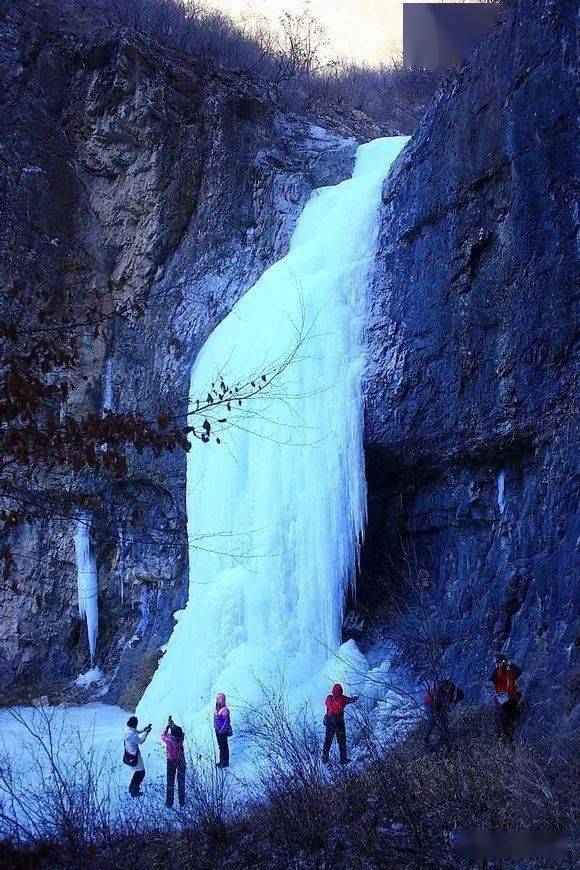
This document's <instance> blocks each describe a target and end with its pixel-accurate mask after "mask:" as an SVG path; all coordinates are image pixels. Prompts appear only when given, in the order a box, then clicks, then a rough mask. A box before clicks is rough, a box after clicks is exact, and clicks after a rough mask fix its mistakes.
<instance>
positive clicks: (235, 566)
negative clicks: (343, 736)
mask: <svg viewBox="0 0 580 870" xmlns="http://www.w3.org/2000/svg"><path fill="white" fill-rule="evenodd" d="M405 142H406V138H405V137H392V138H386V139H378V140H375V141H374V142H370V143H368V144H366V145H362V146H360V147H359V148H358V150H357V155H356V163H355V169H354V173H353V176H352V178H351V179H349V180H347V181H344V182H342V183H341V184H338V185H336V186H334V187H326V188H321V189H319V190H317V191H315V192H314V193H313V194H312V196H311V198H310V200H309V201H308V203H307V205H306V206H305V208H304V210H303V212H302V215H301V217H300V219H299V221H298V223H297V225H296V228H295V231H294V234H293V236H292V240H291V243H290V250H289V252H288V254H287V255H286V256H285V257H284V258H283V259H282V260H280V261H279V262H277V263H275V264H274V265H273V266H272V267H271V268H269V269H268V270H267V271H266V272H265V273H264V274H263V275H262V277H261V278H260V279H259V281H258V282H257V283H256V284H255V285H254V286H253V287H252V288H251V289H250V290H249V291H248V292H247V293H246V294H245V295H244V296H243V297H242V298H241V299H240V300H239V301H238V302H237V304H236V305H235V306H234V307H233V309H232V311H231V312H230V314H229V315H228V316H227V317H226V318H225V319H224V320H223V321H222V322H221V323H220V324H219V325H218V326H217V328H216V329H215V330H214V332H213V333H212V334H211V335H210V336H209V338H208V339H207V341H206V342H205V345H204V346H203V348H202V349H201V351H200V353H199V355H198V357H197V359H196V361H195V364H194V366H193V369H192V375H191V389H190V402H195V399H196V398H205V396H206V394H207V392H208V390H209V391H210V392H211V391H212V386H211V385H212V383H216V384H219V382H220V380H221V379H222V378H223V380H224V381H225V382H226V383H227V384H229V385H232V384H235V383H240V382H244V381H247V380H248V379H251V378H258V379H259V378H260V375H261V374H262V373H264V372H266V373H269V374H272V372H274V371H279V369H280V368H282V369H283V371H281V372H279V373H278V374H277V375H276V376H275V377H274V378H273V380H272V382H271V383H270V384H269V386H266V387H264V391H263V393H262V394H261V396H260V397H259V398H257V399H250V400H248V402H247V403H246V404H244V405H242V407H239V406H237V403H234V406H233V408H232V412H231V414H229V415H228V422H227V423H226V424H222V427H221V432H220V438H221V441H222V443H221V445H218V444H217V443H216V442H215V440H212V441H211V442H210V443H209V444H207V445H202V444H200V443H199V441H195V442H194V443H193V444H192V449H191V451H190V453H189V454H188V459H187V521H188V538H189V597H188V601H187V605H186V607H185V609H184V610H182V611H179V612H178V613H177V614H176V618H177V624H176V626H175V628H174V630H173V633H172V635H171V638H170V640H169V642H168V644H167V647H166V651H165V654H164V655H163V657H162V659H161V661H160V663H159V665H158V668H157V670H156V672H155V674H154V676H153V679H152V681H151V683H150V684H149V686H148V688H147V690H146V691H145V694H144V696H143V698H142V700H141V702H140V704H139V707H138V710H137V712H138V715H139V718H140V719H142V720H143V721H151V720H152V721H154V722H159V723H161V722H162V721H163V720H164V719H165V718H166V716H167V714H168V713H172V714H173V715H174V716H177V717H179V719H180V721H183V722H185V723H186V724H187V725H189V727H190V729H191V728H192V727H193V728H194V730H197V729H198V728H201V727H202V726H203V727H205V728H206V729H207V724H208V720H209V713H210V711H211V704H212V701H213V697H214V695H215V693H216V692H217V691H223V692H226V694H228V699H229V702H230V706H234V708H235V706H236V702H237V703H239V704H240V707H242V706H243V705H245V704H247V703H250V704H252V703H257V704H260V703H261V697H260V696H261V693H262V688H263V686H264V685H266V686H270V685H275V686H277V687H278V690H279V691H283V692H285V693H286V694H287V696H288V699H289V701H290V702H291V704H300V705H301V704H303V703H304V702H305V701H306V700H307V699H309V698H313V697H318V694H317V693H323V692H324V691H325V690H326V689H327V681H328V680H334V677H335V676H336V675H337V672H343V671H344V669H343V668H341V667H340V666H338V665H337V663H336V662H334V663H333V654H335V653H336V651H337V650H338V648H339V646H340V641H341V624H342V617H343V610H344V602H345V594H346V591H347V588H348V586H349V583H351V582H352V581H353V579H354V574H355V570H356V562H357V553H358V544H359V541H360V539H361V536H362V534H363V531H364V526H365V520H366V483H365V470H364V455H363V400H362V390H361V379H362V375H363V367H364V351H363V328H364V316H365V301H366V297H367V285H368V280H369V275H370V270H371V267H372V262H373V258H374V254H375V251H376V241H377V234H378V218H379V207H380V200H381V188H382V183H383V181H384V178H385V177H386V175H387V173H388V170H389V167H390V165H391V163H392V161H393V160H394V159H395V157H396V156H397V154H398V153H399V151H400V150H401V148H402V147H403V145H404V144H405ZM293 352H294V353H293ZM190 407H191V405H190ZM216 416H218V417H219V416H221V412H220V413H219V414H217V415H216ZM351 644H352V642H351ZM351 652H352V650H351ZM354 652H355V657H357V655H358V651H356V649H355V651H354ZM361 658H362V657H361ZM318 700H319V698H318ZM238 721H239V717H238ZM190 733H191V732H190Z"/></svg>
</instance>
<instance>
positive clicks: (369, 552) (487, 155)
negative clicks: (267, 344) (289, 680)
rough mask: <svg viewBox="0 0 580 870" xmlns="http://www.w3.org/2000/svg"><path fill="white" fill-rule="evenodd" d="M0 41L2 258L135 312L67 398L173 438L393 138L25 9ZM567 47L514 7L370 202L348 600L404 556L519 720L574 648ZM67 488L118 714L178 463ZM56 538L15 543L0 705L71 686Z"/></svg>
mask: <svg viewBox="0 0 580 870" xmlns="http://www.w3.org/2000/svg"><path fill="white" fill-rule="evenodd" d="M2 36H3V39H2V42H3V44H4V46H5V49H4V51H3V54H2V57H1V58H0V60H1V64H2V76H3V80H4V81H5V82H6V89H5V94H6V97H5V102H4V104H3V120H2V122H1V123H2V134H3V135H2V152H1V159H2V161H3V180H4V186H3V192H4V196H5V197H7V202H8V203H9V205H10V212H11V214H12V216H13V218H14V220H13V228H14V230H15V234H14V236H13V239H14V246H15V247H14V248H13V255H14V256H16V255H19V254H18V252H21V256H22V257H23V258H28V259H29V260H30V261H31V262H34V263H35V264H37V267H38V268H40V269H42V270H45V271H46V274H49V273H50V274H54V275H56V276H57V277H58V278H59V280H64V281H66V282H67V284H68V285H69V286H70V288H71V292H74V293H77V294H80V296H81V298H82V294H87V293H89V294H90V293H91V292H94V290H95V289H97V288H98V289H100V290H101V291H102V292H104V293H106V292H107V288H112V289H114V290H115V292H116V294H120V295H121V297H122V298H127V299H130V298H133V297H134V296H135V294H142V295H143V296H145V298H146V300H147V306H146V311H145V314H144V315H143V316H142V317H139V318H138V319H132V318H130V317H114V316H113V317H111V318H110V321H109V327H108V329H107V335H106V340H105V341H104V342H103V341H93V340H91V338H90V335H87V340H86V349H85V372H84V375H85V378H86V379H82V378H81V379H79V383H78V387H77V389H76V392H75V394H74V395H73V396H72V398H71V402H72V403H74V404H76V405H77V406H78V407H82V408H93V409H95V410H99V409H101V408H102V407H103V405H107V406H109V407H112V408H113V409H115V410H131V409H134V408H138V409H139V410H140V411H141V412H142V413H144V414H146V413H147V412H148V411H149V410H150V411H151V412H154V411H156V410H158V409H159V408H160V407H161V408H166V409H169V410H170V411H171V412H172V413H177V414H184V413H185V411H186V408H187V394H188V385H189V384H188V382H189V372H190V369H191V364H192V362H193V360H194V359H195V355H196V353H197V351H198V350H199V348H200V346H201V345H202V343H203V341H204V339H205V337H206V336H207V335H208V334H209V333H210V332H211V330H212V329H213V328H214V327H215V325H216V324H217V323H218V322H219V321H220V319H221V318H223V316H224V315H225V314H226V313H227V312H228V311H229V309H230V308H231V306H232V304H233V303H234V302H235V300H236V299H237V298H239V296H240V295H241V294H243V293H244V292H245V291H246V290H247V289H248V288H249V287H250V286H251V285H252V283H253V282H254V281H255V279H256V278H257V277H258V276H259V275H260V274H261V273H262V272H263V270H264V269H265V268H267V267H268V265H270V264H271V263H272V262H274V261H275V260H276V259H278V258H279V257H280V256H282V255H283V254H284V253H285V251H286V249H287V245H288V240H289V237H290V234H291V232H292V229H293V227H294V224H295V221H296V219H297V217H298V215H299V213H300V211H301V209H302V207H303V205H304V203H305V201H306V199H307V198H308V196H309V194H310V192H311V190H312V189H313V188H314V187H316V186H319V185H323V184H333V183H337V182H338V181H340V180H341V179H342V178H344V177H347V176H348V175H349V173H350V171H351V168H352V164H353V158H354V151H355V148H356V144H357V142H360V141H365V140H367V139H371V138H374V137H376V136H379V135H383V134H384V133H385V132H390V131H384V130H380V129H378V128H377V127H375V126H374V125H373V124H372V123H371V122H369V121H368V120H365V119H364V118H361V116H360V114H350V115H349V114H348V113H347V114H344V113H343V114H341V115H340V116H338V115H334V114H333V113H332V112H331V113H328V112H327V113H326V116H325V119H324V127H325V129H322V128H321V127H319V126H316V125H313V123H312V122H311V121H309V120H307V119H304V118H299V117H296V116H290V115H283V114H281V113H280V112H279V111H277V109H276V100H275V93H274V92H273V91H272V90H271V89H270V88H269V87H268V86H266V85H264V84H262V83H260V82H258V81H255V80H252V79H250V78H248V77H241V76H239V75H234V74H228V73H226V72H224V71H221V72H207V71H203V70H202V69H201V68H197V67H196V66H195V64H192V63H191V62H188V61H186V60H185V59H184V58H182V57H179V56H177V55H173V54H171V53H165V54H163V56H162V57H161V56H159V53H158V52H156V50H155V48H154V47H153V46H151V45H149V44H147V42H146V41H143V40H142V39H139V38H136V37H134V36H130V35H128V34H123V33H120V34H116V35H115V36H114V37H113V38H111V36H110V35H109V36H107V37H106V38H105V37H100V36H98V37H95V38H91V39H87V38H81V37H79V35H78V34H75V33H69V34H68V35H67V32H66V28H65V33H64V36H63V23H62V22H59V21H58V20H50V19H48V18H46V17H45V16H44V13H43V9H42V7H41V6H37V7H33V8H32V11H31V10H30V9H29V8H28V4H26V5H24V4H23V5H20V4H15V5H11V6H10V8H9V11H8V14H7V15H6V17H5V19H4V22H3V24H2ZM573 45H574V42H573V28H572V9H571V8H570V9H569V8H568V7H566V6H563V5H561V4H556V3H539V2H535V0H534V2H525V3H522V4H521V6H519V7H518V8H517V10H516V11H515V14H514V17H513V20H510V21H508V22H506V23H505V24H503V25H501V26H500V27H498V28H497V29H496V30H495V31H494V32H493V33H492V34H491V35H490V37H489V38H488V39H487V41H486V43H485V45H484V46H483V47H482V49H481V50H480V52H479V55H478V57H477V58H476V60H475V62H474V63H473V64H472V65H471V66H470V67H467V68H465V69H464V70H463V71H462V72H461V73H460V74H458V76H457V77H456V78H455V79H454V81H452V82H451V83H450V84H449V85H448V87H447V89H446V90H445V91H444V92H443V93H442V94H441V95H440V97H439V98H438V100H437V101H436V103H435V105H433V106H432V108H431V109H430V111H429V113H428V116H427V118H426V119H425V121H424V122H423V123H422V124H421V125H420V127H419V129H418V130H417V132H416V134H415V136H414V137H413V140H412V141H411V143H410V144H409V146H408V147H407V148H406V149H405V151H404V153H403V155H402V156H401V158H400V159H399V161H398V163H397V165H396V167H395V169H394V172H393V173H392V175H391V178H390V180H389V182H388V183H387V184H386V186H385V190H384V207H383V213H382V224H381V234H380V250H379V255H378V258H377V264H376V272H375V276H374V282H373V289H372V298H371V307H370V312H369V345H370V354H369V371H368V379H367V385H366V396H367V420H366V426H367V464H368V481H369V533H368V537H367V543H366V546H365V550H364V553H363V577H362V580H361V584H360V597H361V600H362V602H363V603H364V604H366V605H367V606H369V607H371V608H376V607H377V606H378V605H380V603H381V601H382V600H383V601H384V600H387V599H388V595H389V591H390V590H391V591H392V589H393V587H396V586H397V584H398V582H399V581H398V578H399V576H400V568H401V565H402V563H403V562H404V560H405V558H406V557H407V558H410V559H411V561H412V563H413V565H414V566H415V570H416V571H417V572H418V571H422V572H423V573H422V574H421V578H422V579H421V583H422V584H423V585H425V587H426V588H427V589H428V594H429V595H430V596H431V597H432V598H433V600H434V601H436V602H437V606H438V607H439V609H440V610H441V612H442V613H443V615H444V618H445V620H446V625H447V627H448V637H449V642H450V644H451V642H453V641H454V642H455V648H456V649H457V650H459V651H460V653H461V656H460V660H459V661H458V662H456V663H455V671H454V672H455V673H456V675H457V677H458V678H459V679H460V680H461V682H462V683H463V684H464V685H465V687H466V688H467V690H468V691H469V692H470V694H471V696H472V697H473V698H479V697H481V686H482V679H483V678H484V677H485V674H486V672H487V666H488V660H489V659H488V656H489V653H490V651H492V650H494V649H496V648H498V647H501V646H503V647H504V648H505V649H507V650H508V651H509V652H510V654H511V655H513V656H514V657H515V658H517V659H519V660H520V662H521V663H522V664H523V666H524V668H525V671H526V678H527V681H528V696H529V697H533V695H534V691H535V692H536V695H537V696H540V695H541V696H544V697H545V695H546V686H549V687H552V688H554V689H558V688H559V687H560V686H561V685H562V684H563V683H564V682H565V680H566V674H568V673H569V666H570V663H571V660H572V653H573V649H574V642H575V638H574V636H573V633H572V631H573V629H572V624H573V623H572V618H571V615H572V613H571V611H572V606H573V605H572V602H573V575H572V541H573V529H572V527H571V519H570V517H571V515H572V507H573V500H574V490H573V487H572V480H573V477H572V472H573V457H572V450H571V443H572V437H571V436H572V407H571V401H572V388H571V384H572V350H571V339H572V335H571V329H572V324H573V319H572V283H571V276H572V275H573V262H574V261H573V242H572V238H573V232H574V225H573V220H572V201H571V194H570V183H571V179H572V173H573V166H572V154H573V130H574V127H573V120H572V119H573V110H574V104H573V101H572V96H571V66H572V62H573ZM32 119H34V120H32ZM50 270H52V271H50ZM198 449H203V447H202V446H200V447H199V448H198ZM65 484H66V485H68V486H71V487H73V488H85V489H95V490H96V491H98V492H99V493H100V494H101V495H102V497H103V508H102V509H101V510H99V511H95V513H94V515H93V517H92V543H93V547H94V549H95V552H96V555H97V562H98V571H99V588H100V591H99V608H100V625H99V632H100V633H99V654H98V663H99V664H100V665H101V666H102V667H103V669H104V670H106V671H107V672H108V674H109V676H111V675H114V676H113V678H112V682H110V683H108V694H107V695H106V697H107V699H108V700H111V701H116V702H123V703H125V704H127V705H131V704H133V703H134V702H135V701H136V700H137V698H138V697H139V694H140V692H141V691H142V689H143V687H144V685H145V684H146V682H147V681H148V679H149V678H150V676H151V673H152V671H153V669H154V667H155V665H156V662H157V658H158V655H159V647H160V645H162V644H163V643H164V642H165V641H166V640H167V638H168V636H169V633H170V631H171V627H172V624H173V622H172V614H173V612H174V611H175V610H176V609H177V608H179V607H180V606H182V605H183V603H184V601H185V596H186V578H187V537H186V528H185V456H184V455H183V454H180V455H177V454H174V455H170V456H166V457H164V458H163V459H162V460H161V461H157V460H154V459H153V458H152V457H150V456H147V455H144V456H137V455H135V456H132V457H131V460H130V471H129V475H128V477H127V479H125V480H123V481H122V482H120V483H118V484H114V485H113V484H111V483H110V482H107V481H98V480H97V481H96V480H94V479H90V478H86V477H83V476H80V477H78V478H75V479H74V480H72V479H71V480H68V481H65V482H62V481H61V482H60V485H61V486H63V487H64V486H65ZM202 510H203V505H200V511H202ZM73 534H74V525H73V524H72V523H71V522H70V520H67V519H66V518H60V517H53V518H51V519H50V520H45V521H43V522H42V523H40V522H39V523H37V524H34V525H31V526H27V527H22V528H19V529H17V530H15V532H14V533H13V536H12V546H13V550H14V553H15V556H16V557H17V559H16V564H15V569H14V572H13V575H12V578H11V581H10V583H9V584H7V585H5V586H4V588H3V589H2V600H1V602H0V604H1V606H2V612H3V619H2V620H1V622H0V689H3V690H6V691H7V692H12V694H11V695H10V694H7V695H6V699H8V698H9V697H13V696H14V692H15V693H16V694H17V695H18V696H19V697H23V696H24V695H25V693H26V692H28V691H30V692H32V693H33V694H38V692H40V691H42V690H43V688H45V687H50V688H51V689H52V688H54V687H55V686H58V687H59V694H60V695H62V691H61V690H62V686H64V685H66V684H67V683H68V682H69V681H70V679H71V678H72V677H73V676H74V675H75V674H77V673H79V672H80V671H82V670H84V669H85V668H86V667H87V666H88V649H87V644H86V639H85V633H86V632H84V631H83V626H82V624H81V622H80V621H79V619H78V616H77V605H76V568H75V558H74V547H73ZM200 545H203V543H200ZM350 624H352V625H355V626H356V624H357V620H356V619H355V620H351V621H350ZM388 628H389V627H388V624H387V625H386V626H385V632H388ZM55 696H58V695H53V697H55Z"/></svg>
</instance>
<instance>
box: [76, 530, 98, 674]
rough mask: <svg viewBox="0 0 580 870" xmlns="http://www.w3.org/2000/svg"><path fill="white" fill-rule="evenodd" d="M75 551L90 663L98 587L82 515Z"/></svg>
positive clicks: (80, 605)
mask: <svg viewBox="0 0 580 870" xmlns="http://www.w3.org/2000/svg"><path fill="white" fill-rule="evenodd" d="M75 550H76V557H77V587H78V598H79V615H80V617H81V619H82V618H83V617H84V619H85V620H86V623H87V632H88V636H89V650H90V653H91V661H92V660H93V658H94V656H95V649H96V646H97V635H98V632H99V597H98V596H99V587H98V580H97V568H96V565H95V560H94V557H93V555H92V553H91V546H90V541H89V521H88V518H87V516H84V515H83V516H82V517H79V519H78V520H77V525H76V532H75Z"/></svg>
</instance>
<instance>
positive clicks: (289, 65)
mask: <svg viewBox="0 0 580 870" xmlns="http://www.w3.org/2000/svg"><path fill="white" fill-rule="evenodd" d="M61 2H62V3H63V4H64V5H65V6H66V4H67V3H69V4H70V3H71V0H61ZM92 15H93V16H94V18H95V20H96V21H97V22H98V23H99V24H101V25H102V26H104V27H105V28H108V29H110V30H114V31H117V30H118V29H123V30H126V31H130V32H134V33H136V34H139V35H141V36H144V37H146V38H148V39H150V40H153V41H155V42H158V43H159V44H161V45H163V46H166V47H167V48H169V49H171V50H173V51H176V52H179V53H181V54H183V55H185V56H187V57H189V58H192V59H193V60H195V61H196V62H197V63H199V64H200V65H201V66H202V68H204V69H205V70H208V71H209V70H212V69H215V68H216V67H220V66H221V67H226V68H230V69H235V70H239V71H241V72H242V73H246V74H250V75H255V76H258V77H260V78H262V79H264V80H266V81H268V82H272V83H274V84H275V85H276V87H277V89H278V93H279V101H280V107H281V108H282V109H284V110H285V111H297V112H310V111H313V110H314V109H315V107H316V105H317V104H320V103H322V104H325V103H327V104H336V105H339V106H342V107H345V108H353V109H357V110H358V111H362V112H365V113H366V114H368V115H369V116H370V117H372V118H374V119H375V120H378V121H379V122H383V123H385V122H390V123H395V124H397V126H398V127H400V128H401V129H405V130H410V129H413V128H414V126H415V125H416V124H417V122H418V121H419V120H420V118H421V117H422V115H423V112H424V108H425V106H426V104H427V103H428V102H429V100H430V99H431V97H432V96H433V94H434V93H435V91H436V90H437V88H438V86H439V84H440V81H441V79H440V77H439V76H438V75H437V74H435V73H431V72H429V71H428V70H408V69H405V68H404V67H403V66H402V64H401V63H400V61H399V60H398V59H397V60H395V61H393V62H392V63H389V62H386V63H385V64H384V65H383V66H382V67H381V68H380V69H374V68H367V67H361V66H357V65H355V64H352V63H347V62H339V61H338V60H332V59H327V58H328V37H327V34H326V31H325V29H324V27H323V26H322V25H321V23H320V22H319V21H318V20H317V18H316V17H315V16H314V15H312V13H311V12H310V10H309V9H308V8H305V9H304V10H303V11H302V12H301V13H298V14H292V13H289V12H286V13H283V15H282V16H281V19H280V21H279V27H278V28H275V29H269V28H267V27H266V26H264V25H263V24H261V23H253V24H248V23H247V22H244V21H235V22H234V21H233V20H232V19H230V18H228V17H227V16H226V15H224V14H222V13H220V12H218V11H215V10H212V9H208V8H207V7H206V6H205V5H204V4H203V3H202V2H195V0H99V2H98V3H96V4H95V6H94V8H93V10H92Z"/></svg>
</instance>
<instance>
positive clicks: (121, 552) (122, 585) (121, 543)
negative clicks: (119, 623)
mask: <svg viewBox="0 0 580 870" xmlns="http://www.w3.org/2000/svg"><path fill="white" fill-rule="evenodd" d="M117 532H118V537H119V564H118V568H117V571H118V574H119V596H120V598H121V604H122V603H123V601H124V600H125V582H124V579H125V578H124V575H125V536H124V533H123V526H122V525H119V527H118V530H117Z"/></svg>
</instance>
